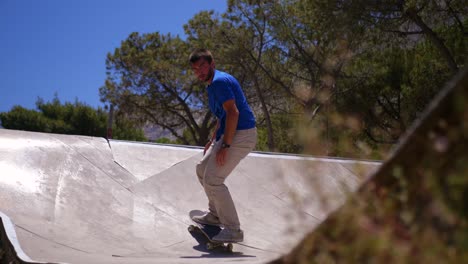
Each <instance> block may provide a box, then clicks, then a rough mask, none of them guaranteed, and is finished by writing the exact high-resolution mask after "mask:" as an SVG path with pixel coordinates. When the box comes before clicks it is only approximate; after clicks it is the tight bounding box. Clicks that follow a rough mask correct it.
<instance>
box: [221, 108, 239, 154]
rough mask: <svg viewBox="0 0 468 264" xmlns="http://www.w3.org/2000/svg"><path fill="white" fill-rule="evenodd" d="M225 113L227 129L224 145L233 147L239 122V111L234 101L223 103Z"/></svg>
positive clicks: (225, 130)
mask: <svg viewBox="0 0 468 264" xmlns="http://www.w3.org/2000/svg"><path fill="white" fill-rule="evenodd" d="M223 108H224V111H226V128H225V129H224V140H223V141H224V143H226V144H229V145H231V143H232V140H233V138H234V134H235V133H236V129H237V122H238V121H239V110H238V109H237V106H236V102H235V101H234V99H231V100H228V101H226V102H224V103H223Z"/></svg>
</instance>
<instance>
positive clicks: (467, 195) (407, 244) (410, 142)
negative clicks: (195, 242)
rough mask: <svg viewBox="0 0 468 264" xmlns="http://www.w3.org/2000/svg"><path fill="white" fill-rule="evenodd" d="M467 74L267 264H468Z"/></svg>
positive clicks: (454, 81) (443, 92)
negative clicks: (352, 189) (336, 204)
mask: <svg viewBox="0 0 468 264" xmlns="http://www.w3.org/2000/svg"><path fill="white" fill-rule="evenodd" d="M467 120H468V68H465V70H464V71H463V72H461V73H460V74H459V75H458V76H457V77H456V78H454V80H453V81H452V82H451V83H449V84H448V85H447V86H446V87H445V89H444V90H443V91H442V92H441V93H440V94H439V96H438V97H437V98H436V99H435V100H434V101H433V103H432V104H431V105H430V106H429V108H428V109H427V110H426V112H425V114H424V115H423V116H422V119H420V120H419V121H418V122H416V124H415V125H414V126H413V127H412V128H411V129H410V130H409V132H408V133H407V134H406V137H404V138H403V140H402V143H401V144H400V145H399V146H398V147H397V148H396V149H395V151H393V153H392V156H391V157H390V158H389V159H388V160H387V161H386V162H385V163H384V164H383V165H382V166H381V167H380V168H379V170H378V171H377V172H376V174H375V175H374V176H373V177H372V178H370V180H368V182H366V183H364V185H363V186H362V187H361V189H360V190H359V191H358V192H357V193H356V194H354V195H353V196H352V197H351V198H350V199H349V200H348V201H347V202H346V203H345V204H344V206H342V207H341V208H340V209H339V210H337V211H336V212H334V213H332V214H331V215H330V216H329V217H328V218H327V219H326V220H325V221H324V222H323V223H322V224H321V225H320V226H319V227H318V228H317V229H315V230H314V231H313V232H311V233H310V234H309V235H307V236H306V237H305V239H304V240H303V241H302V242H301V243H299V244H298V245H297V246H296V248H295V249H294V250H293V251H292V252H291V253H289V254H288V255H286V256H284V257H282V258H281V259H278V260H276V261H274V262H272V263H275V264H279V263H321V264H323V263H468V151H467V149H466V146H468V123H467V122H466V121H467Z"/></svg>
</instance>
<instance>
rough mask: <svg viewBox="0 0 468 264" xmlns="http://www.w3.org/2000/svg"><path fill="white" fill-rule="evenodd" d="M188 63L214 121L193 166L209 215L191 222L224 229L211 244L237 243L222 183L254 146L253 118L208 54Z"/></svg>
mask: <svg viewBox="0 0 468 264" xmlns="http://www.w3.org/2000/svg"><path fill="white" fill-rule="evenodd" d="M189 60H190V65H191V67H192V70H193V72H194V74H195V75H196V76H197V78H198V79H199V80H200V81H202V82H204V83H206V84H207V85H208V86H207V88H206V90H207V92H208V98H209V101H208V103H209V107H210V110H211V111H212V112H213V114H214V115H215V116H216V118H217V126H216V130H215V132H214V133H213V136H212V137H211V140H210V141H209V142H208V143H207V144H206V146H205V149H204V151H203V158H202V160H201V161H200V162H199V163H198V164H197V166H196V172H197V176H198V179H199V180H200V183H201V184H202V186H203V188H204V189H205V193H206V196H207V197H208V210H209V211H208V212H207V213H206V214H205V215H203V216H199V217H194V218H193V220H194V221H195V222H199V223H203V224H210V225H218V226H224V228H223V230H222V231H221V232H220V233H219V234H218V235H217V236H215V237H214V238H213V240H215V241H225V242H241V241H243V239H244V233H243V231H242V230H241V228H240V222H239V217H238V216H237V211H236V208H235V206H234V202H233V200H232V198H231V194H230V193H229V189H228V188H227V187H226V185H225V184H224V181H225V180H226V178H227V177H228V176H229V174H230V173H231V172H232V171H233V170H234V168H235V167H236V166H237V164H239V162H240V161H241V160H242V159H243V158H244V157H246V156H247V154H249V152H251V151H252V150H253V148H254V147H255V145H256V143H257V129H256V127H255V117H254V115H253V112H252V110H251V109H250V106H249V105H248V104H247V101H246V99H245V96H244V93H243V91H242V88H241V87H240V85H239V83H238V81H237V80H236V79H235V78H234V77H233V76H231V75H229V74H227V73H225V72H222V71H218V70H216V69H215V62H214V59H213V56H212V55H211V52H210V51H209V50H206V49H197V50H195V51H194V52H192V54H191V55H190V59H189Z"/></svg>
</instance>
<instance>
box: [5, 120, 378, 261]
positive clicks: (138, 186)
mask: <svg viewBox="0 0 468 264" xmlns="http://www.w3.org/2000/svg"><path fill="white" fill-rule="evenodd" d="M201 157H202V150H201V149H199V148H193V147H186V146H174V145H159V144H148V143H132V142H123V141H112V140H111V141H109V142H108V141H107V140H105V139H102V138H93V137H84V136H66V135H57V134H45V133H32V132H24V131H14V130H6V129H0V211H1V212H2V213H0V217H1V218H2V221H3V227H4V229H5V230H3V233H4V234H6V236H5V235H4V236H3V237H6V238H4V239H3V240H2V244H0V245H2V246H3V247H4V246H5V245H7V244H8V245H10V246H11V247H12V248H13V251H16V255H17V258H18V259H19V260H22V261H24V262H28V261H29V262H34V261H36V262H58V263H223V262H232V261H242V262H244V263H265V262H267V261H269V260H272V259H275V258H277V257H278V256H280V255H281V254H285V253H287V252H288V251H289V250H291V248H292V247H293V246H294V245H295V244H296V243H297V242H299V241H300V240H301V239H302V238H303V236H304V235H305V234H306V233H307V232H309V231H310V230H312V229H313V228H314V227H315V226H316V225H317V224H319V223H320V222H321V221H323V220H324V219H325V218H326V216H327V215H328V213H330V212H331V211H333V210H334V209H336V208H337V207H338V206H339V205H341V204H342V203H343V202H344V199H345V197H346V194H347V193H348V192H353V191H355V190H356V188H357V187H358V186H359V185H360V183H361V182H363V181H364V180H365V178H366V177H367V175H369V174H370V173H371V171H373V170H375V169H376V168H377V167H378V166H379V165H380V163H378V162H370V161H353V160H343V159H328V158H312V157H300V156H293V155H274V154H262V153H252V154H250V155H249V156H248V157H247V158H245V159H244V160H243V161H242V162H241V163H240V164H239V166H238V167H237V169H236V170H235V171H234V173H233V174H232V175H231V176H230V177H229V178H228V180H227V185H228V187H229V188H230V190H231V193H232V195H233V198H234V201H235V203H236V207H237V209H238V213H239V217H240V220H241V225H242V228H243V229H244V232H245V241H244V242H243V243H242V244H240V245H237V244H236V245H235V246H234V253H233V254H228V253H224V252H220V251H207V250H206V248H205V247H204V245H200V244H199V243H198V241H197V239H196V237H192V235H191V234H190V233H189V232H188V231H187V227H188V225H190V223H191V221H190V219H189V218H188V212H189V211H190V210H192V209H201V210H204V209H205V208H206V205H207V200H206V197H205V194H204V192H203V189H202V188H201V186H200V184H199V183H198V180H197V177H196V175H195V164H196V162H197V161H198V160H199V159H200V158H201ZM5 240H8V241H5Z"/></svg>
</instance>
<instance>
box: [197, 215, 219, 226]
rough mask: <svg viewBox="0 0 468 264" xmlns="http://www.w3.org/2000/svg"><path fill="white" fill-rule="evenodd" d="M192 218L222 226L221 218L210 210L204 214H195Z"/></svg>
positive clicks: (200, 222) (199, 221)
mask: <svg viewBox="0 0 468 264" xmlns="http://www.w3.org/2000/svg"><path fill="white" fill-rule="evenodd" d="M192 220H193V221H195V222H197V223H199V224H203V225H213V226H221V222H220V221H219V218H218V217H217V216H215V215H213V214H212V213H210V212H208V213H206V214H204V215H197V216H194V217H192Z"/></svg>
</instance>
